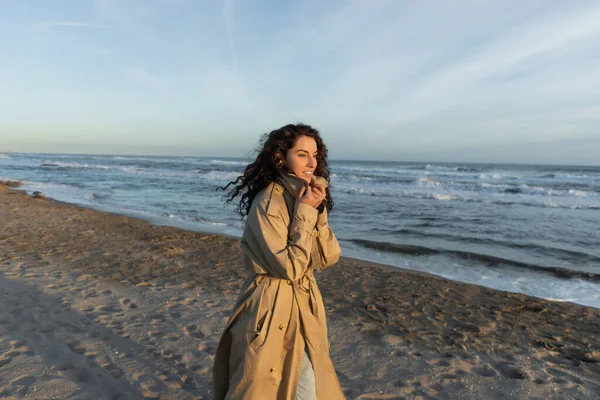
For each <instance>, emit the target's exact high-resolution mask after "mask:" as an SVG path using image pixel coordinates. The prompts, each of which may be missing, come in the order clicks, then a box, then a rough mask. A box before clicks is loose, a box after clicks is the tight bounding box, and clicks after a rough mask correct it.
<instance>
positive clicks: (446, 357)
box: [0, 184, 600, 400]
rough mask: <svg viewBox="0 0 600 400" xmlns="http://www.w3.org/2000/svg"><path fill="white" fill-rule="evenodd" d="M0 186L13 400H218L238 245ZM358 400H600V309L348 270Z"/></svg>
mask: <svg viewBox="0 0 600 400" xmlns="http://www.w3.org/2000/svg"><path fill="white" fill-rule="evenodd" d="M38 197H39V198H33V197H32V196H29V195H27V194H26V193H24V192H22V191H17V190H14V189H12V188H8V187H7V186H6V185H3V184H0V398H7V399H10V398H15V399H17V398H22V397H26V398H31V399H51V398H69V399H138V398H159V399H202V398H204V399H210V398H212V396H211V384H210V382H211V380H210V373H211V367H212V360H213V356H214V351H215V347H216V344H217V342H218V339H219V335H220V333H221V331H222V329H223V327H224V326H225V323H226V322H227V318H228V315H229V311H230V309H231V307H232V306H233V302H234V301H235V298H236V297H237V294H238V291H239V289H240V287H241V284H242V282H243V280H244V278H245V272H244V270H243V269H242V266H241V264H240V259H241V258H240V244H239V240H238V239H234V238H228V237H224V236H217V235H210V234H201V233H196V232H188V231H184V230H181V229H177V228H172V227H165V226H154V225H151V224H149V223H147V222H144V221H141V220H137V219H134V218H128V217H123V216H118V215H114V214H108V213H104V212H98V211H93V210H89V209H84V208H80V207H77V206H74V205H69V204H65V203H60V202H56V201H53V200H51V199H45V198H43V197H40V196H38ZM317 281H318V282H319V287H320V288H321V291H322V293H323V297H324V301H325V307H326V309H327V317H328V323H329V334H330V340H331V350H330V351H331V357H332V360H333V363H334V365H335V366H336V370H337V372H338V375H339V378H340V382H341V384H342V387H343V388H344V390H345V392H346V394H347V396H348V398H349V399H500V398H502V399H506V398H509V399H561V400H562V399H597V398H600V310H598V309H594V308H591V307H584V306H580V305H575V304H569V303H558V302H551V301H546V300H541V299H536V298H532V297H529V296H525V295H520V294H513V293H507V292H502V291H497V290H492V289H487V288H483V287H479V286H474V285H470V284H464V283H458V282H453V281H449V280H446V279H443V278H439V277H435V276H432V275H428V274H424V273H419V272H413V271H407V270H402V269H399V268H395V267H389V266H382V265H377V264H373V263H369V262H364V261H360V260H355V259H350V258H342V259H341V260H340V262H339V263H338V264H337V265H335V266H334V267H331V268H329V269H327V270H325V271H322V272H320V273H318V274H317Z"/></svg>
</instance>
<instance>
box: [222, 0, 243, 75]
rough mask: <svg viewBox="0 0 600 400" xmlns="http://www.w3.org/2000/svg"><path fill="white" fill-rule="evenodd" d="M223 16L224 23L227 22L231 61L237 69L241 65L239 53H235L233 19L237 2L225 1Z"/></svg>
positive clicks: (232, 0) (233, 0)
mask: <svg viewBox="0 0 600 400" xmlns="http://www.w3.org/2000/svg"><path fill="white" fill-rule="evenodd" d="M221 13H222V14H223V21H225V27H226V28H227V39H228V40H229V50H230V52H231V61H232V63H233V67H234V68H237V67H238V65H239V61H238V56H237V52H236V51H235V41H234V39H233V19H234V18H235V0H225V1H224V2H223V8H222V10H221Z"/></svg>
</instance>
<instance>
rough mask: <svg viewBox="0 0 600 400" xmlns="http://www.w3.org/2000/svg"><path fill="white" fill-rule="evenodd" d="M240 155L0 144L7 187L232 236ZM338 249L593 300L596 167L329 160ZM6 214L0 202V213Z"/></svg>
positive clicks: (598, 220)
mask: <svg viewBox="0 0 600 400" xmlns="http://www.w3.org/2000/svg"><path fill="white" fill-rule="evenodd" d="M249 162H251V159H247V158H217V157H155V156H121V155H118V156H117V155H83V154H80V155H74V154H31V153H0V180H21V181H23V183H24V184H23V186H22V187H21V188H19V189H18V190H25V191H27V192H29V193H33V192H34V191H39V192H42V193H43V194H44V195H46V196H48V197H52V198H54V199H56V200H60V201H64V202H68V203H73V204H77V205H79V206H83V207H88V208H92V209H97V210H102V211H108V212H112V213H117V214H122V215H127V216H132V217H137V218H141V219H144V220H147V221H149V222H151V223H154V224H158V225H172V226H176V227H180V228H184V229H188V230H194V231H199V232H207V233H216V234H223V235H227V236H233V237H240V236H241V234H242V231H243V228H244V221H243V220H241V218H240V216H239V215H237V214H236V213H235V212H234V208H235V204H231V203H230V204H227V203H225V202H224V197H223V196H224V194H225V193H226V192H224V191H221V190H218V189H217V188H218V187H220V186H224V185H226V184H227V183H228V182H230V181H232V180H235V179H236V178H237V177H238V176H239V175H240V174H241V173H242V172H243V169H244V167H245V166H246V165H247V164H248V163H249ZM330 168H331V173H332V176H331V190H332V197H333V199H334V202H335V206H334V209H333V211H332V213H331V214H330V217H329V220H330V225H331V227H332V228H333V230H334V232H335V233H336V236H337V237H338V240H339V241H340V244H341V247H342V252H343V253H342V254H343V255H344V256H349V257H354V258H358V259H363V260H368V261H374V262H378V263H383V264H388V265H393V266H397V267H401V268H406V269H411V270H417V271H424V272H428V273H431V274H435V275H439V276H442V277H445V278H448V279H452V280H456V281H461V282H468V283H474V284H477V285H482V286H487V287H490V288H494V289H500V290H504V291H509V292H519V293H525V294H528V295H532V296H535V297H540V298H544V299H551V300H556V301H566V302H573V303H578V304H582V305H587V306H591V307H596V308H600V167H593V166H557V165H554V166H553V165H509V164H469V163H439V162H380V161H341V160H334V161H330ZM4 212H6V211H3V210H0V217H1V215H2V214H3V213H4Z"/></svg>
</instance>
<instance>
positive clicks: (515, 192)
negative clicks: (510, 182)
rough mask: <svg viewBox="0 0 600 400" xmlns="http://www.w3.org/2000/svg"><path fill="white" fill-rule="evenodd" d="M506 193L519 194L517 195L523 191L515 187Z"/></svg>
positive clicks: (505, 191) (506, 190)
mask: <svg viewBox="0 0 600 400" xmlns="http://www.w3.org/2000/svg"><path fill="white" fill-rule="evenodd" d="M504 193H513V194H517V193H521V189H520V188H518V187H514V188H508V189H505V190H504Z"/></svg>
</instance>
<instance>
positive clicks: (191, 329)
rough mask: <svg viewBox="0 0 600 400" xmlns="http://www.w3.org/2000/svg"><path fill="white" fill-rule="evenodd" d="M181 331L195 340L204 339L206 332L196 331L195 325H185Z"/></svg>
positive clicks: (196, 326)
mask: <svg viewBox="0 0 600 400" xmlns="http://www.w3.org/2000/svg"><path fill="white" fill-rule="evenodd" d="M183 331H184V332H185V334H186V335H188V336H191V337H193V338H196V339H204V338H205V337H206V336H207V334H206V332H202V331H201V330H198V325H195V324H190V325H187V326H186V327H185V328H183Z"/></svg>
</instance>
